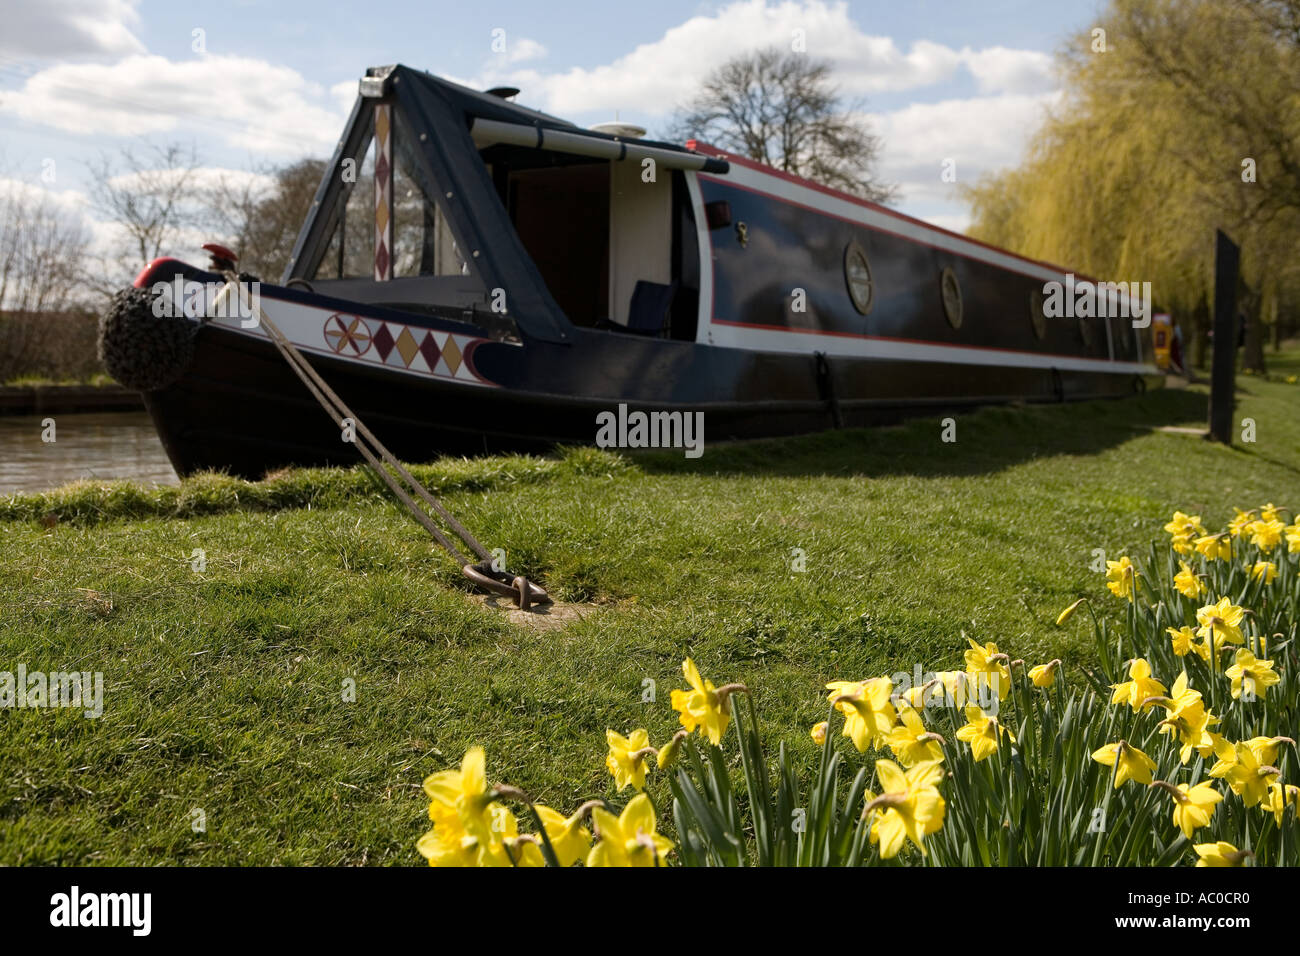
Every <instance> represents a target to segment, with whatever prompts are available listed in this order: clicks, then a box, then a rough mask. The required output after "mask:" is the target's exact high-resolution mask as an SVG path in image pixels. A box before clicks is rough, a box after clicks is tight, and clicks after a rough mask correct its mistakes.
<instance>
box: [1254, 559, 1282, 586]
mask: <svg viewBox="0 0 1300 956" xmlns="http://www.w3.org/2000/svg"><path fill="white" fill-rule="evenodd" d="M1250 576H1251V577H1252V578H1254V579H1255V580H1256V581H1258V580H1259V579H1260V578H1263V579H1264V583H1265V584H1272V583H1273V579H1274V578H1276V577H1277V565H1276V564H1274V563H1273V562H1272V561H1256V562H1255V563H1254V564H1252V565H1251V566H1250Z"/></svg>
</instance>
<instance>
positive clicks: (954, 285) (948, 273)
mask: <svg viewBox="0 0 1300 956" xmlns="http://www.w3.org/2000/svg"><path fill="white" fill-rule="evenodd" d="M939 295H940V297H941V298H942V299H943V314H944V315H945V316H947V318H948V324H949V325H951V326H952V327H953V328H954V329H960V328H961V318H962V302H961V283H960V282H958V281H957V273H955V272H953V271H952V269H951V268H950V267H948V266H944V267H943V271H942V272H940V273H939Z"/></svg>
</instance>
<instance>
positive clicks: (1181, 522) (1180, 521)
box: [1165, 511, 1205, 554]
mask: <svg viewBox="0 0 1300 956" xmlns="http://www.w3.org/2000/svg"><path fill="white" fill-rule="evenodd" d="M1165 530H1166V531H1168V532H1169V534H1170V537H1171V539H1172V540H1171V542H1170V543H1171V544H1172V545H1173V549H1174V550H1175V551H1177V552H1178V553H1179V554H1191V553H1192V541H1193V540H1194V539H1195V538H1196V537H1197V536H1198V535H1203V534H1205V528H1204V527H1203V526H1202V525H1201V516H1200V515H1185V514H1183V513H1182V512H1181V511H1175V512H1174V517H1173V520H1172V521H1170V522H1169V523H1168V524H1166V525H1165Z"/></svg>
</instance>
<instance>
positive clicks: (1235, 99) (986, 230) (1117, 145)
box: [967, 0, 1300, 369]
mask: <svg viewBox="0 0 1300 956" xmlns="http://www.w3.org/2000/svg"><path fill="white" fill-rule="evenodd" d="M1098 30H1101V31H1104V34H1102V33H1099V32H1097V31H1098ZM1057 65H1058V70H1059V74H1060V77H1061V80H1062V84H1063V89H1064V93H1063V96H1062V99H1061V101H1060V103H1059V104H1058V105H1057V107H1056V108H1055V109H1053V110H1052V111H1051V112H1050V113H1049V115H1048V117H1047V119H1046V120H1045V122H1044V124H1043V125H1042V127H1041V128H1040V129H1039V130H1038V132H1037V133H1036V135H1035V136H1034V137H1033V139H1032V141H1031V144H1030V148H1029V150H1028V152H1027V156H1026V160H1025V162H1024V163H1023V164H1022V166H1021V167H1020V168H1018V169H1014V170H1009V171H1005V172H1002V173H999V174H995V175H992V176H989V177H986V178H984V179H982V180H981V181H980V182H979V183H977V184H976V185H975V186H974V187H972V188H970V189H969V190H967V198H968V200H969V201H970V203H971V206H972V213H973V225H972V227H971V233H972V234H973V235H975V236H977V237H978V238H981V239H984V240H986V241H990V242H994V243H997V244H1001V245H1008V246H1010V247H1012V248H1015V249H1017V250H1018V251H1021V252H1023V253H1025V254H1027V255H1030V256H1034V257H1036V258H1040V259H1044V260H1048V261H1053V262H1061V263H1068V264H1069V265H1070V266H1072V267H1075V268H1078V269H1080V270H1081V271H1084V272H1087V273H1089V274H1092V275H1096V276H1098V277H1101V278H1107V279H1123V280H1128V281H1133V280H1138V281H1150V282H1151V283H1152V288H1153V295H1154V297H1155V299H1156V302H1157V304H1158V305H1159V306H1161V307H1163V308H1168V309H1170V310H1172V311H1174V312H1175V314H1176V315H1178V316H1179V317H1180V318H1181V319H1190V320H1191V321H1192V324H1193V326H1194V327H1196V329H1197V333H1198V334H1197V337H1196V341H1195V344H1194V354H1193V358H1194V360H1196V361H1197V362H1198V363H1200V362H1201V361H1203V358H1204V344H1205V333H1206V330H1207V328H1208V316H1209V309H1208V298H1209V296H1210V295H1211V294H1212V286H1213V262H1212V250H1213V231H1214V229H1215V228H1216V227H1218V228H1222V229H1224V230H1225V231H1227V232H1228V233H1229V234H1230V235H1232V236H1233V238H1234V239H1236V240H1237V241H1238V242H1239V243H1241V245H1242V253H1243V254H1242V263H1243V278H1244V285H1243V288H1242V290H1241V296H1240V298H1241V302H1242V304H1243V306H1244V308H1245V309H1246V311H1247V312H1248V313H1249V319H1250V327H1251V328H1252V330H1253V332H1255V333H1257V332H1258V330H1259V328H1260V320H1261V319H1264V320H1268V319H1272V318H1273V317H1275V316H1277V317H1279V319H1280V320H1286V318H1287V317H1288V316H1293V315H1294V312H1295V310H1296V308H1297V306H1298V305H1300V288H1297V287H1298V286H1300V281H1298V279H1300V276H1298V275H1297V270H1298V269H1300V263H1297V261H1296V258H1295V256H1294V255H1293V254H1292V253H1291V252H1290V250H1293V249H1294V248H1295V246H1296V244H1297V243H1296V239H1297V225H1298V223H1300V0H1112V2H1111V3H1110V6H1109V8H1108V9H1107V11H1106V13H1105V14H1104V15H1103V17H1102V18H1101V19H1100V20H1099V21H1098V23H1097V24H1096V25H1095V27H1089V29H1088V30H1086V31H1083V32H1081V33H1080V34H1078V35H1077V36H1075V37H1074V38H1073V39H1072V40H1071V41H1070V42H1069V43H1068V44H1067V45H1066V46H1065V48H1064V49H1063V50H1062V51H1061V52H1060V53H1059V54H1058V64H1057ZM1282 250H1286V251H1285V252H1284V251H1282ZM1253 338H1254V341H1251V342H1248V345H1250V346H1255V345H1257V344H1258V339H1259V337H1258V335H1257V334H1256V335H1254V336H1253ZM1246 364H1247V366H1248V367H1249V366H1255V367H1258V368H1261V369H1262V366H1263V355H1262V349H1259V348H1248V349H1247V352H1246Z"/></svg>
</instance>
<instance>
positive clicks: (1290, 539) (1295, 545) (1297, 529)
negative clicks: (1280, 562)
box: [1286, 520, 1300, 554]
mask: <svg viewBox="0 0 1300 956" xmlns="http://www.w3.org/2000/svg"><path fill="white" fill-rule="evenodd" d="M1297 551H1300V520H1297V521H1294V522H1292V523H1291V524H1289V525H1287V526H1286V553H1287V554H1295V553H1296V552H1297Z"/></svg>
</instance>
